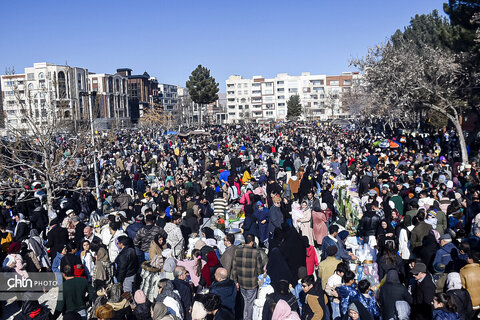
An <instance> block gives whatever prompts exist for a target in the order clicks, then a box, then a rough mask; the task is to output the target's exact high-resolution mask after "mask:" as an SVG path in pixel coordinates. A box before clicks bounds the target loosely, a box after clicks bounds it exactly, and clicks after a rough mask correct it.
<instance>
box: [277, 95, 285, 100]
mask: <svg viewBox="0 0 480 320" xmlns="http://www.w3.org/2000/svg"><path fill="white" fill-rule="evenodd" d="M277 99H279V100H283V99H285V96H277Z"/></svg>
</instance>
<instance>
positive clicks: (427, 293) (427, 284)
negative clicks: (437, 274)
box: [411, 273, 435, 320]
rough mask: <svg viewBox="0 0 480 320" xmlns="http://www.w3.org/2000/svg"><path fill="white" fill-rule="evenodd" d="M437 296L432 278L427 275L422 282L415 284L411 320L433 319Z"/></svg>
mask: <svg viewBox="0 0 480 320" xmlns="http://www.w3.org/2000/svg"><path fill="white" fill-rule="evenodd" d="M434 295H435V284H434V283H433V280H432V276H431V275H430V274H429V273H427V275H426V276H425V278H423V280H422V282H418V281H417V282H415V284H414V285H413V286H412V297H413V306H412V315H411V319H416V320H424V319H425V320H427V319H432V311H433V310H432V301H433V296H434Z"/></svg>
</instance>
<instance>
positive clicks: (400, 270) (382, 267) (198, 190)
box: [0, 123, 480, 320]
mask: <svg viewBox="0 0 480 320" xmlns="http://www.w3.org/2000/svg"><path fill="white" fill-rule="evenodd" d="M207 133H208V134H201V135H190V136H179V135H159V134H158V133H155V132H154V131H153V130H131V131H126V130H125V131H121V132H118V133H116V134H115V136H114V137H113V138H112V136H108V138H107V137H102V136H98V137H97V138H96V139H97V144H98V145H99V146H100V148H99V150H101V151H100V153H99V156H98V167H99V177H100V191H101V204H102V207H101V208H97V199H95V189H94V187H95V182H94V181H95V179H94V176H93V170H92V165H91V162H89V159H88V157H86V156H85V157H79V158H76V159H71V161H69V162H66V163H67V166H69V167H70V168H71V169H72V168H73V169H72V171H70V172H71V174H69V176H68V178H67V179H65V181H63V182H62V183H61V184H60V185H58V186H56V187H57V188H56V191H55V196H56V198H55V201H54V203H53V210H50V211H49V210H48V206H47V197H46V192H45V191H44V188H45V181H44V179H42V177H41V176H40V177H38V178H37V177H36V176H35V175H33V174H28V170H29V169H28V168H25V167H22V168H17V169H16V171H13V172H9V173H8V174H10V175H11V177H10V178H9V180H8V181H10V182H9V184H10V186H12V189H11V190H8V188H6V189H5V191H3V192H2V194H1V201H2V211H1V214H0V237H1V254H2V257H1V261H2V262H3V263H2V268H3V271H4V273H3V274H4V275H7V276H13V275H15V276H19V277H23V278H28V277H29V274H32V273H36V272H43V273H45V274H52V275H54V276H55V277H56V281H57V283H58V287H59V288H58V290H59V292H61V293H62V294H59V295H58V298H57V302H56V307H55V308H54V310H49V308H48V307H47V306H46V305H45V304H40V303H39V302H38V301H36V300H35V299H22V298H21V297H18V301H19V302H18V303H19V304H21V310H20V312H19V313H18V314H17V315H16V316H15V319H29V320H31V319H37V320H38V319H57V318H58V317H59V316H62V317H63V319H99V320H103V319H137V320H149V319H153V320H158V319H181V320H190V319H194V320H197V319H246V320H252V319H264V320H269V319H274V320H277V319H285V320H287V319H308V320H310V319H334V320H336V319H348V320H349V319H353V320H357V319H361V320H370V319H372V320H373V319H384V320H390V319H418V320H420V319H439V320H440V319H447V320H449V319H462V320H467V319H474V318H476V317H478V312H479V310H480V264H479V259H480V255H479V252H480V186H479V177H478V170H479V168H478V166H477V162H476V159H475V158H474V155H470V156H471V160H470V163H461V161H460V159H458V146H457V142H456V139H455V132H454V131H438V132H434V133H431V134H424V135H419V134H415V133H410V134H404V135H402V134H394V133H391V134H389V136H386V134H385V133H384V134H380V133H376V132H374V131H372V130H371V129H368V130H367V129H354V130H348V129H342V128H339V127H333V126H324V125H317V124H308V125H304V126H299V125H296V124H294V123H287V124H276V125H273V124H272V125H269V126H258V125H256V126H253V125H250V126H242V127H239V126H238V127H237V126H223V127H214V128H209V129H208V130H207ZM385 138H388V139H390V140H391V141H398V143H397V144H394V146H395V147H393V145H387V146H382V145H380V146H379V144H378V143H376V142H377V141H379V140H382V139H385ZM59 146H60V147H61V148H62V147H63V148H65V157H68V156H69V153H68V152H67V151H68V148H69V144H68V140H64V139H60V140H59ZM86 154H87V153H86ZM35 178H37V179H35ZM341 185H343V186H345V185H346V186H347V187H339V186H341ZM13 187H15V188H13ZM342 188H343V189H342ZM19 189H21V190H20V191H19ZM340 190H341V191H340ZM342 192H343V193H344V194H343V196H342ZM345 192H346V193H348V197H349V201H351V202H353V203H355V205H356V208H357V209H356V210H353V211H352V210H350V211H348V212H347V210H346V209H345V206H344V205H343V204H341V203H342V202H345Z"/></svg>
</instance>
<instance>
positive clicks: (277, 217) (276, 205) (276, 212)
mask: <svg viewBox="0 0 480 320" xmlns="http://www.w3.org/2000/svg"><path fill="white" fill-rule="evenodd" d="M281 201H282V198H281V197H280V196H278V195H277V196H275V197H273V206H272V208H271V210H270V212H269V214H270V219H269V221H268V232H269V233H270V234H273V231H275V228H281V227H282V223H283V213H282V210H281V209H280V206H281Z"/></svg>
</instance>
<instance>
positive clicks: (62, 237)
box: [46, 218, 68, 260]
mask: <svg viewBox="0 0 480 320" xmlns="http://www.w3.org/2000/svg"><path fill="white" fill-rule="evenodd" d="M50 228H51V229H50V231H49V232H48V234H47V244H46V247H47V248H50V257H51V259H52V260H53V259H54V258H55V257H56V256H57V253H59V252H62V250H63V248H64V247H65V246H66V245H67V243H68V231H67V229H65V228H62V226H61V225H60V223H59V221H58V218H55V219H53V220H52V221H50Z"/></svg>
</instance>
